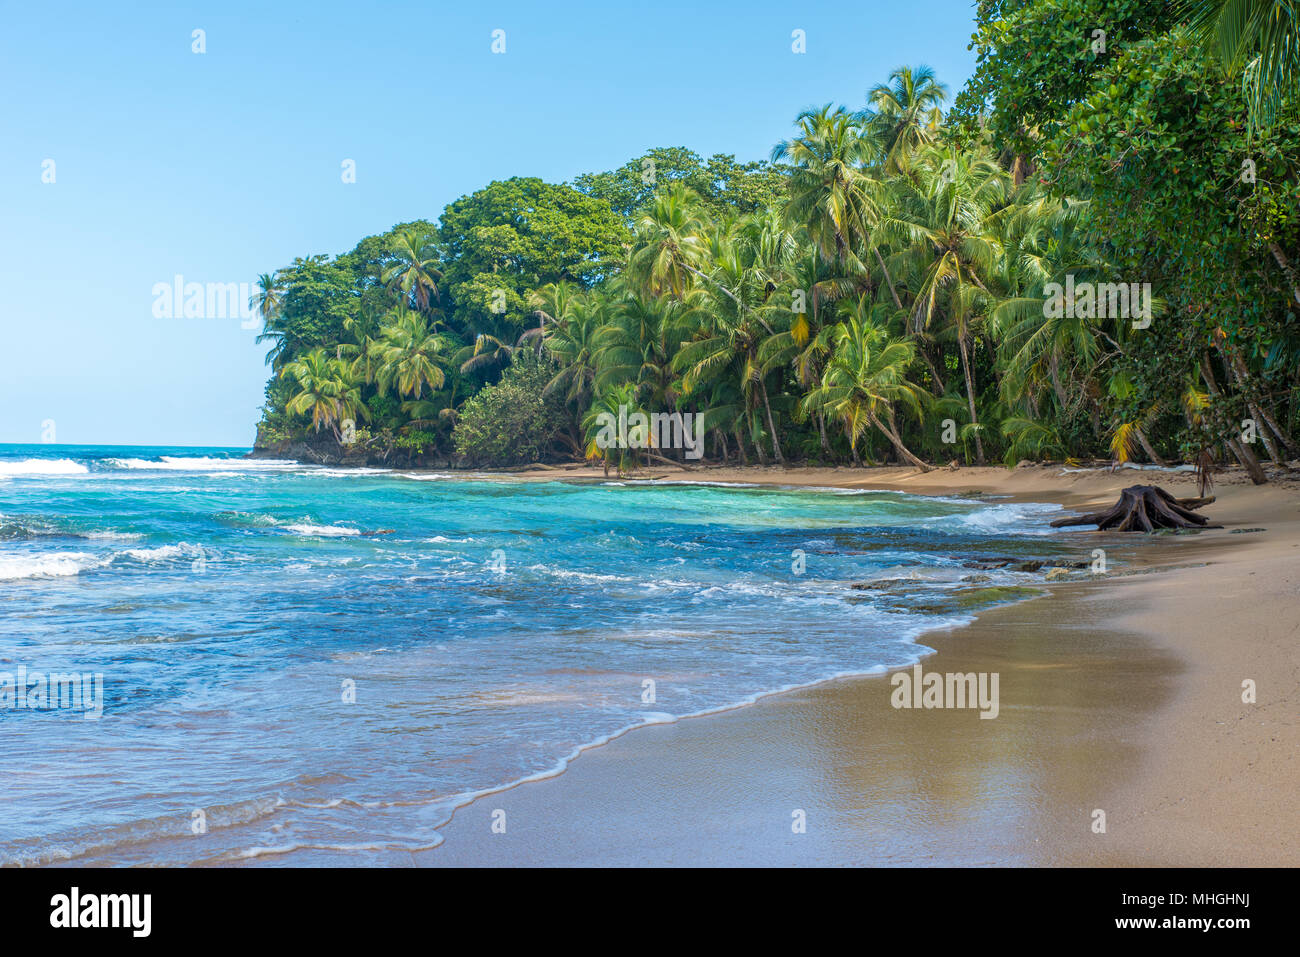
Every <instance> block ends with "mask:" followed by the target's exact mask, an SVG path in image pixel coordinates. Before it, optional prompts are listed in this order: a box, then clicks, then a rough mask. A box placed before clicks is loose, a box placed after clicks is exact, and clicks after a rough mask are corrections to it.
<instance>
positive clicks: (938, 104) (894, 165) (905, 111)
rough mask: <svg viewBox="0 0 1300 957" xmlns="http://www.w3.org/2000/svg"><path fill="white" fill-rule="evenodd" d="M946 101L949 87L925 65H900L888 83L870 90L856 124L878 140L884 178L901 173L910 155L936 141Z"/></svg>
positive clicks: (890, 76) (890, 75)
mask: <svg viewBox="0 0 1300 957" xmlns="http://www.w3.org/2000/svg"><path fill="white" fill-rule="evenodd" d="M947 99H948V88H947V87H946V86H944V85H943V84H942V83H940V82H939V81H938V80H937V79H936V78H935V75H934V70H932V69H930V67H928V66H918V67H917V68H916V69H913V68H911V67H907V66H900V67H899V68H898V69H897V70H895V71H894V72H893V73H891V74H889V82H888V83H881V84H878V85H876V86H874V87H872V88H871V91H870V92H869V93H867V109H866V110H864V111H863V112H862V113H861V114H860V118H859V122H861V124H862V126H863V128H864V129H865V130H866V132H867V134H868V135H869V136H873V137H875V138H876V140H877V143H878V147H877V148H878V150H879V152H880V154H881V155H882V157H883V160H882V162H881V166H882V172H883V173H884V174H885V175H887V176H892V175H895V174H897V173H898V172H900V171H901V170H902V169H903V167H904V166H905V165H906V164H907V160H908V157H909V156H911V155H912V154H913V153H914V152H916V150H918V149H919V148H921V147H922V146H926V145H929V144H930V143H933V142H934V141H935V139H936V137H937V136H938V132H939V126H940V124H941V123H942V122H943V104H944V101H945V100H947Z"/></svg>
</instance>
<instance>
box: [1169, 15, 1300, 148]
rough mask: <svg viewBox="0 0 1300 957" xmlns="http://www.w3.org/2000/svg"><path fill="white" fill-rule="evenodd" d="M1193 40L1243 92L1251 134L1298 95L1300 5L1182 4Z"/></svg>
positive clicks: (1270, 121)
mask: <svg viewBox="0 0 1300 957" xmlns="http://www.w3.org/2000/svg"><path fill="white" fill-rule="evenodd" d="M1181 9H1182V12H1183V14H1184V15H1185V16H1187V17H1188V23H1189V26H1190V28H1191V31H1192V35H1193V36H1194V37H1195V38H1196V40H1197V41H1198V42H1199V43H1200V44H1201V46H1202V47H1203V48H1204V49H1205V50H1206V51H1208V52H1209V53H1210V54H1211V55H1213V56H1214V57H1215V58H1216V59H1217V60H1218V62H1219V63H1220V65H1221V66H1222V67H1223V69H1224V70H1225V71H1226V72H1227V73H1228V74H1229V75H1231V76H1235V77H1239V78H1240V82H1241V84H1242V86H1243V88H1244V90H1245V92H1246V102H1247V109H1248V116H1249V118H1250V123H1251V126H1252V128H1264V129H1267V128H1268V127H1271V126H1272V125H1273V124H1274V123H1276V122H1277V119H1278V117H1279V115H1280V114H1282V113H1283V112H1285V111H1288V110H1291V109H1294V107H1295V105H1296V102H1297V99H1298V94H1300V3H1297V2H1296V0H1182V3H1181Z"/></svg>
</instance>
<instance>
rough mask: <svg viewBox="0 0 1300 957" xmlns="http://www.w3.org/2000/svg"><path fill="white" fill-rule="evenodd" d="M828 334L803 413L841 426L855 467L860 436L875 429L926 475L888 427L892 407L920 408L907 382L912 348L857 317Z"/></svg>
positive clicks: (912, 386) (917, 392)
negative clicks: (818, 376)
mask: <svg viewBox="0 0 1300 957" xmlns="http://www.w3.org/2000/svg"><path fill="white" fill-rule="evenodd" d="M833 330H834V331H833V332H832V334H831V347H832V350H833V351H832V354H831V358H830V361H829V362H828V363H827V365H826V369H825V372H824V373H823V375H822V381H821V384H820V385H819V386H818V387H817V388H816V389H814V390H813V391H812V392H810V393H808V395H806V396H805V397H804V399H803V408H804V411H805V412H824V413H825V414H826V416H827V417H828V418H830V419H832V420H836V421H838V422H839V423H840V424H841V425H842V426H843V427H844V433H845V435H846V436H847V437H848V440H849V447H850V449H851V450H852V451H853V460H854V461H855V462H856V461H858V443H859V442H860V441H861V439H862V436H863V435H865V434H866V433H867V432H868V431H870V430H871V429H872V428H875V429H877V430H878V431H879V432H880V433H881V434H882V435H884V436H885V438H887V439H888V440H889V442H890V444H891V445H893V446H894V448H895V450H897V452H898V454H899V456H900V457H901V458H903V459H906V460H907V461H908V462H911V463H912V464H913V465H915V466H916V467H917V468H919V469H920V470H921V471H923V472H925V471H928V470H929V466H928V465H926V464H925V462H923V461H921V459H919V458H917V456H915V455H913V454H912V452H911V450H910V449H908V447H907V446H906V445H904V444H903V440H902V438H901V437H900V436H899V434H898V429H897V427H896V426H895V425H894V424H893V423H894V420H895V415H894V407H895V405H896V404H898V403H902V404H904V405H906V406H909V407H911V408H913V409H916V410H918V411H919V409H920V394H921V393H920V389H919V387H918V386H916V385H915V384H913V383H912V382H911V381H909V380H908V378H907V370H908V367H909V366H911V364H912V362H913V361H914V360H915V358H916V347H915V346H914V345H913V343H912V342H911V341H910V340H907V339H898V338H891V337H890V336H889V335H887V334H886V333H885V331H884V330H883V329H881V328H879V327H877V326H874V325H872V324H871V323H869V322H863V321H862V320H860V319H859V318H858V317H857V316H850V317H849V318H848V319H847V320H846V321H845V322H843V323H840V324H839V325H837V326H834V327H833Z"/></svg>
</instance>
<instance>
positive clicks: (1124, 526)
mask: <svg viewBox="0 0 1300 957" xmlns="http://www.w3.org/2000/svg"><path fill="white" fill-rule="evenodd" d="M1213 501H1214V496H1213V495H1211V496H1210V497H1208V498H1174V497H1173V496H1172V495H1170V494H1169V493H1168V492H1166V491H1165V490H1164V489H1162V488H1159V487H1157V486H1155V485H1130V486H1129V487H1128V488H1126V489H1124V491H1123V492H1121V493H1120V496H1119V501H1118V502H1116V503H1115V504H1114V505H1113V506H1111V507H1110V508H1109V509H1107V510H1106V511H1104V512H1093V513H1092V514H1091V515H1076V516H1074V517H1073V518H1058V519H1057V520H1056V521H1054V522H1053V523H1052V527H1053V528H1066V527H1068V526H1071V525H1096V526H1097V530H1098V531H1104V530H1106V529H1111V528H1113V529H1115V530H1116V531H1119V532H1154V531H1155V530H1156V529H1158V528H1222V527H1223V526H1222V525H1210V524H1209V521H1210V520H1209V519H1208V518H1206V517H1205V516H1204V515H1197V514H1196V513H1195V512H1194V511H1192V509H1196V508H1201V507H1202V506H1204V505H1209V504H1210V503H1211V502H1213Z"/></svg>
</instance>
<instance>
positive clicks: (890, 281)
mask: <svg viewBox="0 0 1300 957" xmlns="http://www.w3.org/2000/svg"><path fill="white" fill-rule="evenodd" d="M871 251H872V252H873V253H875V254H876V262H878V263H880V271H881V272H883V273H884V274H885V285H887V286H888V287H889V294H890V295H891V296H893V297H894V308H895V309H902V308H903V301H902V300H901V299H899V298H898V293H897V292H896V291H895V290H894V279H893V277H892V276H890V275H889V267H888V266H886V265H885V257H884V256H882V255H880V250H879V249H875V248H873V249H872V250H871Z"/></svg>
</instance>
